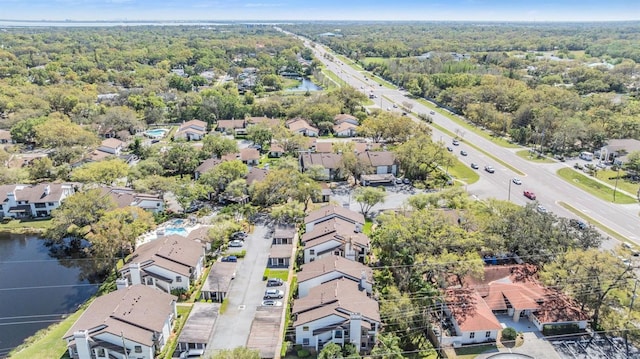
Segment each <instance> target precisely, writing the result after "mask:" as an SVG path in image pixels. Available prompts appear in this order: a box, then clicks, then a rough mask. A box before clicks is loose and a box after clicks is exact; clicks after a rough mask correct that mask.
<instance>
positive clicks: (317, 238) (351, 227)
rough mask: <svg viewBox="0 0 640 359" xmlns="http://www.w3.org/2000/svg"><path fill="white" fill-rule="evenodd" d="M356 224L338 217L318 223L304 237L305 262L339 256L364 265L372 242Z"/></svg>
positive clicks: (302, 241)
mask: <svg viewBox="0 0 640 359" xmlns="http://www.w3.org/2000/svg"><path fill="white" fill-rule="evenodd" d="M358 229H359V228H358V226H357V225H356V224H355V223H352V222H347V221H345V220H343V219H340V218H338V217H334V218H331V219H330V220H328V221H325V222H322V223H318V224H316V225H315V226H314V227H313V230H312V231H309V232H306V233H305V234H304V235H302V240H301V243H302V245H303V253H304V256H303V261H304V263H309V262H313V261H315V260H317V259H318V258H322V257H325V256H328V255H338V256H341V257H345V258H347V259H349V260H352V261H357V262H361V263H364V260H365V258H366V257H367V255H369V252H370V250H371V249H370V241H369V237H367V236H366V235H365V234H364V233H361V232H359V231H358Z"/></svg>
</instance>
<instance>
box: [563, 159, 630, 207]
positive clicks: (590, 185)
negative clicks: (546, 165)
mask: <svg viewBox="0 0 640 359" xmlns="http://www.w3.org/2000/svg"><path fill="white" fill-rule="evenodd" d="M556 173H557V174H558V176H560V177H561V178H562V179H564V180H565V181H567V182H569V183H571V184H573V185H574V186H576V187H579V188H581V189H583V190H585V191H586V192H588V193H591V194H592V195H594V196H596V197H598V198H600V199H602V200H605V201H607V202H612V203H619V204H631V203H636V202H637V199H635V198H633V197H630V196H628V195H627V194H625V193H622V192H620V191H616V200H615V201H613V188H611V187H609V186H608V185H606V184H604V183H601V182H598V181H596V180H595V179H593V178H590V177H588V176H586V175H583V174H582V173H580V172H578V171H576V170H574V169H573V168H569V167H566V168H561V169H559V170H558V171H557V172H556Z"/></svg>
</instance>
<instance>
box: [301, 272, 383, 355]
mask: <svg viewBox="0 0 640 359" xmlns="http://www.w3.org/2000/svg"><path fill="white" fill-rule="evenodd" d="M291 313H292V314H293V316H294V321H293V328H294V329H295V333H296V344H298V345H302V346H303V347H308V348H313V349H314V350H316V351H320V349H322V346H323V345H324V344H326V343H329V342H332V343H335V344H338V345H340V346H342V345H344V344H347V343H351V344H354V345H355V346H356V348H358V351H362V350H367V349H371V348H372V347H373V346H374V345H375V343H376V336H377V335H378V330H379V328H380V324H381V320H380V309H379V306H378V302H377V301H376V300H374V299H372V298H370V297H369V296H368V295H367V293H366V292H365V291H364V290H363V289H362V288H361V287H360V286H359V284H358V283H357V282H353V281H351V280H349V279H346V278H340V279H335V280H332V281H329V282H326V283H323V284H320V285H318V286H315V287H313V288H311V290H310V291H309V293H308V294H307V295H306V296H305V297H301V298H299V299H296V300H295V301H294V304H293V308H292V310H291Z"/></svg>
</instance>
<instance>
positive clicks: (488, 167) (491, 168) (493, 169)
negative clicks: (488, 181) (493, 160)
mask: <svg viewBox="0 0 640 359" xmlns="http://www.w3.org/2000/svg"><path fill="white" fill-rule="evenodd" d="M484 170H485V171H487V172H489V173H494V172H495V171H496V170H495V168H493V167H492V166H484Z"/></svg>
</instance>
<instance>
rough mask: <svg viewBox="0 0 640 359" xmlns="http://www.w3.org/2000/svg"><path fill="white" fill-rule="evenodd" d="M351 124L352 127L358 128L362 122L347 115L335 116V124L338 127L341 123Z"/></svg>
mask: <svg viewBox="0 0 640 359" xmlns="http://www.w3.org/2000/svg"><path fill="white" fill-rule="evenodd" d="M345 122H346V123H350V124H352V125H355V126H358V125H359V124H360V121H358V118H357V117H355V116H352V115H348V114H345V113H341V114H338V115H335V116H334V117H333V123H334V124H336V125H339V124H341V123H345Z"/></svg>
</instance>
